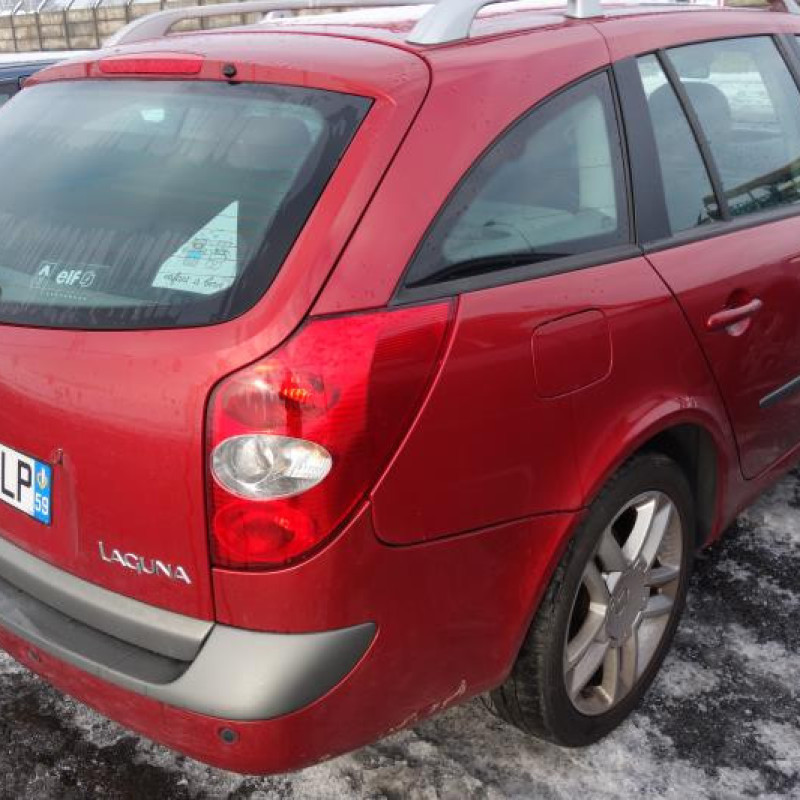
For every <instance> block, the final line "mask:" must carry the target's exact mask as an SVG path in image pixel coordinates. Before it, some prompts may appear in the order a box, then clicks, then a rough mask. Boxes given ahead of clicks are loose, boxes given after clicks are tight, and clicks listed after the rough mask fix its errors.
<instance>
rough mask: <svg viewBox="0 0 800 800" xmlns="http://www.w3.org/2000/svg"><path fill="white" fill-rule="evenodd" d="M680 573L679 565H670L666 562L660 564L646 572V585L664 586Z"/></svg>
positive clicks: (675, 578) (657, 587)
mask: <svg viewBox="0 0 800 800" xmlns="http://www.w3.org/2000/svg"><path fill="white" fill-rule="evenodd" d="M680 574H681V568H680V567H670V566H668V565H666V564H662V565H661V566H660V567H654V568H653V569H651V570H650V572H648V573H647V585H648V586H652V587H654V588H656V589H660V588H661V587H662V586H666V585H667V584H668V583H672V582H673V581H675V580H677V579H678V578H679V577H680Z"/></svg>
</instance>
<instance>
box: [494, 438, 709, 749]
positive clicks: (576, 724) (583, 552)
mask: <svg viewBox="0 0 800 800" xmlns="http://www.w3.org/2000/svg"><path fill="white" fill-rule="evenodd" d="M670 504H671V505H670ZM648 520H650V521H649V523H648ZM647 524H649V528H647V530H645V526H646V525H647ZM662 527H663V528H664V533H663V537H661V538H660V539H659V535H658V531H659V530H660V529H661V528H662ZM642 531H645V532H644V533H642ZM647 531H649V533H648V532H647ZM612 538H613V540H614V541H616V542H617V544H618V548H616V549H615V548H614V545H613V542H611V541H610V540H611V539H612ZM659 542H660V544H659V549H658V550H657V552H656V554H655V556H654V557H653V560H652V562H651V567H650V568H649V569H645V566H646V563H647V561H648V559H650V557H651V556H653V554H654V548H655V546H656V544H657V543H659ZM694 548H695V517H694V504H693V500H692V492H691V489H690V487H689V483H688V481H687V479H686V476H685V475H684V473H683V472H682V470H681V469H680V468H679V467H678V465H677V464H676V463H675V462H674V461H672V459H670V458H668V457H666V456H664V455H661V454H658V453H647V454H643V455H639V456H635V457H634V458H632V459H631V460H630V461H628V462H627V463H626V464H625V465H624V466H623V467H622V468H621V469H620V470H619V471H618V472H617V473H616V474H615V475H614V476H613V477H612V478H611V480H610V481H609V482H608V484H607V485H606V486H605V488H604V489H603V490H602V491H601V493H600V494H599V495H598V497H597V498H596V499H595V501H594V502H593V503H592V504H591V506H590V508H589V509H588V512H587V515H586V517H585V518H584V520H583V522H582V523H581V525H580V527H579V529H578V531H577V533H576V534H575V536H574V537H573V538H572V540H571V541H570V544H569V545H568V547H567V550H566V552H565V554H564V556H563V558H562V560H561V562H560V563H559V565H558V567H557V569H556V571H555V573H554V575H553V577H552V579H551V581H550V584H549V586H548V588H547V592H546V594H545V596H544V599H543V600H542V603H541V606H540V608H539V610H538V612H537V614H536V616H535V618H534V620H533V622H532V623H531V626H530V629H529V630H528V633H527V636H526V638H525V641H524V643H523V645H522V648H521V650H520V652H519V655H518V657H517V660H516V662H515V664H514V666H513V669H512V672H511V675H510V676H509V678H508V679H507V680H506V682H505V683H504V684H503V685H502V686H500V687H499V688H498V689H496V690H494V691H493V692H492V693H491V696H490V702H491V703H492V704H493V705H494V708H495V710H496V711H497V713H498V714H499V716H500V717H502V718H503V719H505V720H506V721H508V722H510V723H512V724H514V725H516V726H517V727H519V728H521V729H522V730H523V731H526V732H527V733H529V734H532V735H534V736H536V737H538V738H541V739H546V740H548V741H551V742H554V743H556V744H559V745H562V746H566V747H580V746H584V745H589V744H593V743H594V742H597V741H598V740H599V739H602V738H603V737H604V736H606V735H607V734H608V733H610V732H611V731H612V730H614V728H616V727H617V726H618V725H619V724H620V723H621V722H622V721H623V720H624V719H625V718H626V717H627V716H628V715H629V714H630V713H631V712H632V711H633V709H634V708H636V706H637V705H638V704H639V702H640V701H641V699H642V698H643V696H644V695H645V693H646V692H647V689H648V688H649V686H650V684H651V683H652V681H653V678H654V677H655V675H656V673H657V672H658V669H659V667H660V666H661V663H662V661H663V660H664V657H665V655H666V653H667V650H668V649H669V646H670V644H671V642H672V638H673V636H674V634H675V629H676V628H677V626H678V621H679V619H680V615H681V612H682V610H683V606H684V604H685V600H686V593H687V589H688V580H689V574H690V570H691V564H692V559H693V554H694ZM618 550H619V551H621V554H622V556H623V559H622V560H621V561H620V559H619V556H620V552H617V551H618ZM611 567H615V568H616V569H611ZM676 570H677V574H676ZM598 574H599V576H600V578H602V584H601V583H599V582H598V580H597V577H598ZM667 578H670V580H669V582H667V583H663V581H665V580H666V579H667ZM651 583H654V584H659V585H655V586H653V585H650V584H651ZM604 587H605V588H604ZM603 602H605V607H603V605H602V603H603ZM601 619H602V622H601ZM598 625H599V626H600V627H599V628H598ZM637 625H638V627H637ZM595 629H597V632H596V633H594V631H595ZM634 631H636V634H635V636H634ZM604 639H605V640H606V642H605V643H604V641H603V640H604ZM587 642H590V643H589V644H587ZM612 651H614V652H612ZM634 653H636V655H634ZM601 657H602V662H601V663H600V664H599V665H598V668H597V670H596V671H595V672H592V670H593V668H594V665H595V663H596V662H597V661H598V659H599V658H601ZM587 674H589V675H591V676H592V677H591V678H590V679H589V681H588V683H587V684H586V686H585V687H584V688H582V689H578V688H577V687H579V686H580V684H581V683H582V681H583V679H584V678H585V677H586V675H587ZM570 690H571V691H570Z"/></svg>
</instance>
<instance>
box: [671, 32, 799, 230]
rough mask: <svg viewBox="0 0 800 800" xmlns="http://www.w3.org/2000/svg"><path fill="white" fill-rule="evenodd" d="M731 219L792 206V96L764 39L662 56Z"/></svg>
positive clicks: (795, 179) (795, 106)
mask: <svg viewBox="0 0 800 800" xmlns="http://www.w3.org/2000/svg"><path fill="white" fill-rule="evenodd" d="M669 58H670V59H671V61H672V63H673V65H674V67H675V70H676V72H677V74H678V76H679V78H680V81H681V84H682V86H683V89H684V91H685V92H686V95H687V97H688V99H689V102H690V103H691V104H692V107H693V109H694V111H695V114H696V115H697V117H698V120H699V121H700V125H701V127H702V130H703V134H704V135H705V137H706V139H707V140H708V144H709V147H710V149H711V153H712V155H713V157H714V161H715V163H716V165H717V169H718V171H719V175H720V180H721V182H722V189H723V192H724V195H725V198H726V200H727V202H728V206H729V208H730V213H731V216H732V217H738V216H742V215H744V214H750V213H754V212H757V211H762V210H767V209H773V208H776V207H780V206H785V205H791V204H794V203H797V202H798V201H799V200H800V93H798V90H797V86H796V85H795V83H794V80H793V79H792V76H791V74H790V72H789V70H788V68H787V67H786V64H785V63H784V61H783V59H782V58H781V56H780V54H779V52H778V50H777V48H776V46H775V43H774V42H773V41H772V39H770V38H769V37H766V36H764V37H752V38H746V39H727V40H723V41H715V42H708V43H704V44H696V45H688V46H685V47H679V48H675V49H673V50H670V51H669Z"/></svg>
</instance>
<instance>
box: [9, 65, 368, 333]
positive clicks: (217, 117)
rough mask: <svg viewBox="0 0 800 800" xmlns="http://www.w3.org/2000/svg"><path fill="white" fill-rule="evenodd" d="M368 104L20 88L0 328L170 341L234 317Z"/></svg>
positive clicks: (259, 89)
mask: <svg viewBox="0 0 800 800" xmlns="http://www.w3.org/2000/svg"><path fill="white" fill-rule="evenodd" d="M369 104H370V101H369V100H367V99H366V98H363V97H353V96H350V95H343V94H337V93H334V92H326V91H321V90H317V89H302V88H293V87H278V86H246V85H238V86H237V85H228V84H213V83H203V82H172V81H164V82H162V81H127V80H126V81H113V82H112V81H76V82H65V83H52V84H43V85H41V86H35V87H32V88H30V89H26V90H25V91H24V92H21V93H20V94H19V96H18V97H16V98H15V100H14V102H13V103H9V104H8V106H6V107H5V108H4V109H3V112H2V114H0V176H2V178H1V179H0V322H10V323H16V324H24V325H38V326H46V327H63V328H155V327H161V328H163V327H179V326H189V325H208V324H212V323H215V322H221V321H224V320H228V319H231V318H233V317H235V316H237V315H238V314H241V313H242V312H244V311H246V310H247V309H248V308H250V307H251V306H252V305H253V304H254V303H255V302H256V301H257V300H258V299H259V297H261V295H262V294H263V293H264V292H265V291H266V289H267V287H268V286H269V284H270V282H271V281H272V279H273V278H274V277H275V274H276V273H277V271H278V269H279V268H280V265H281V263H282V262H283V260H284V259H285V258H286V255H287V253H288V251H289V249H290V248H291V246H292V244H293V242H294V240H295V239H296V237H297V235H298V234H299V232H300V230H301V228H302V227H303V225H304V223H305V221H306V219H307V217H308V215H309V214H310V213H311V210H312V209H313V207H314V205H315V203H316V202H317V200H318V198H319V196H320V194H321V193H322V190H323V189H324V187H325V184H326V183H327V181H328V180H329V178H330V176H331V174H332V173H333V171H334V170H335V168H336V165H337V164H338V162H339V159H340V158H341V157H342V154H343V153H344V151H345V149H346V148H347V146H348V144H349V142H350V140H351V139H352V137H353V135H354V133H355V131H356V130H357V128H358V126H359V124H360V123H361V121H362V120H363V118H364V116H365V114H366V113H367V110H368V108H369Z"/></svg>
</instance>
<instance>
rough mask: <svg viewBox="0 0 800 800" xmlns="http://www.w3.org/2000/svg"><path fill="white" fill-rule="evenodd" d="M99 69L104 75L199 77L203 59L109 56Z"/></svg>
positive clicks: (174, 55)
mask: <svg viewBox="0 0 800 800" xmlns="http://www.w3.org/2000/svg"><path fill="white" fill-rule="evenodd" d="M98 67H99V68H100V72H102V73H103V74H104V75H198V74H199V73H200V70H201V69H202V68H203V58H202V57H201V56H193V55H184V54H182V53H174V54H166V53H165V54H158V53H148V54H147V55H141V56H108V57H107V58H102V59H100V61H99V62H98Z"/></svg>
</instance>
